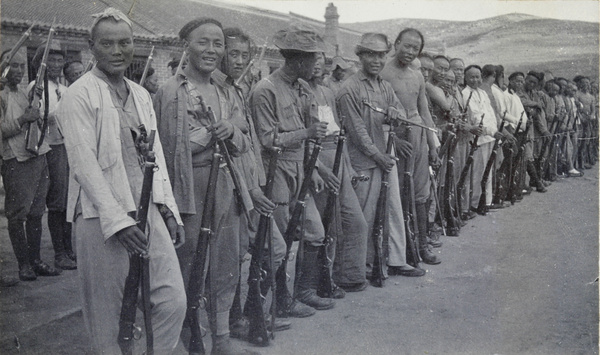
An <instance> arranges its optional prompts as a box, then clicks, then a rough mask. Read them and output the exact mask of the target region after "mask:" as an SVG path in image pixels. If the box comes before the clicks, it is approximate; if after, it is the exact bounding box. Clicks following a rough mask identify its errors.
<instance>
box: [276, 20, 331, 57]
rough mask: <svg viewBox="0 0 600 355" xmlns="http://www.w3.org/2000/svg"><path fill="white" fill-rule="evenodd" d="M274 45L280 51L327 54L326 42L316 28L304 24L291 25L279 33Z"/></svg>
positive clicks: (295, 23)
mask: <svg viewBox="0 0 600 355" xmlns="http://www.w3.org/2000/svg"><path fill="white" fill-rule="evenodd" d="M273 44H275V45H276V46H277V48H279V49H287V50H295V51H301V52H325V42H323V39H322V38H321V36H319V35H318V34H317V31H315V29H314V28H312V27H311V26H309V25H306V24H302V23H297V22H294V23H291V24H290V25H289V26H288V28H286V29H284V30H280V31H277V33H276V34H275V36H273Z"/></svg>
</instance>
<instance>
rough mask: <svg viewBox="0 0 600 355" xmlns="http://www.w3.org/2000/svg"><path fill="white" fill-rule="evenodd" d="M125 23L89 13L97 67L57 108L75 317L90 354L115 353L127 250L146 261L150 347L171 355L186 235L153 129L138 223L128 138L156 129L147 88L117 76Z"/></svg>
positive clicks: (135, 150)
mask: <svg viewBox="0 0 600 355" xmlns="http://www.w3.org/2000/svg"><path fill="white" fill-rule="evenodd" d="M131 26H132V25H131V21H130V20H129V19H128V18H127V17H126V16H125V15H124V14H123V13H122V12H120V11H118V10H116V9H113V8H108V9H106V10H105V11H104V12H102V13H100V14H97V15H95V20H94V22H93V25H92V28H91V30H90V39H89V46H90V50H91V52H92V54H93V55H94V57H95V58H96V60H97V64H96V66H95V67H94V69H92V70H91V71H90V72H88V73H86V74H85V75H83V76H82V77H81V78H79V79H78V80H77V81H76V82H75V83H73V84H72V85H71V86H70V88H69V89H68V90H67V92H66V93H65V94H64V95H63V98H62V99H61V101H60V103H59V107H58V109H57V112H56V117H57V119H58V123H59V126H60V129H61V132H63V134H64V140H65V146H66V150H67V153H68V159H69V166H70V169H71V174H70V182H69V186H70V189H69V199H68V204H67V219H68V220H69V221H72V222H73V226H74V229H75V236H76V238H77V256H78V269H79V270H78V271H79V282H80V288H81V297H82V299H81V301H82V303H83V306H82V310H83V319H84V323H85V325H86V328H87V330H88V331H89V333H90V336H91V340H92V341H91V343H92V348H93V351H94V352H95V353H106V354H119V353H121V350H120V348H119V346H118V343H117V335H118V334H119V315H120V312H121V304H122V301H123V293H124V286H125V279H126V278H127V275H128V270H129V256H130V254H134V253H135V254H140V255H144V256H148V258H149V259H148V260H149V267H150V295H149V297H150V303H151V304H152V311H151V317H152V325H153V331H154V351H155V353H156V354H169V353H171V352H172V351H173V350H174V349H175V346H176V345H177V342H178V340H179V334H180V332H181V327H182V324H183V319H184V317H185V311H186V299H185V290H184V286H183V280H182V278H181V272H180V271H179V265H178V263H177V256H176V254H175V247H176V246H178V245H179V244H181V242H183V239H184V235H183V227H182V222H181V218H180V217H179V210H178V208H177V205H176V203H175V199H174V197H173V193H172V190H171V184H170V182H169V175H168V174H167V166H166V163H165V159H164V156H163V150H162V146H161V141H160V138H159V135H158V134H157V136H156V139H155V141H154V147H153V151H154V152H155V156H156V164H157V167H158V169H157V170H156V171H155V172H154V180H153V184H152V198H151V202H150V204H149V209H148V226H147V227H146V232H147V233H148V234H146V233H144V232H142V231H141V230H140V228H138V227H137V224H136V219H135V214H136V211H137V205H138V203H139V201H140V196H141V193H142V191H141V189H142V182H143V180H144V174H143V170H142V168H141V166H140V161H143V160H144V159H145V156H146V155H145V154H144V152H145V151H147V149H148V147H147V145H146V144H141V143H140V141H141V140H140V139H135V138H136V137H140V135H141V134H143V132H142V131H141V129H140V128H139V127H140V125H141V124H143V125H144V126H145V127H146V129H147V131H148V132H150V131H151V130H156V119H155V116H154V110H153V109H152V100H151V98H150V94H149V93H148V92H147V91H146V90H145V89H144V88H142V87H141V86H139V85H138V84H136V83H134V82H133V81H130V80H128V79H126V78H125V77H124V74H125V70H126V69H127V68H128V67H129V65H130V64H131V61H132V60H133V51H134V44H133V32H132V27H131ZM133 342H134V345H133V346H134V348H135V347H137V346H138V345H137V344H136V341H135V340H133ZM137 351H138V349H136V352H137Z"/></svg>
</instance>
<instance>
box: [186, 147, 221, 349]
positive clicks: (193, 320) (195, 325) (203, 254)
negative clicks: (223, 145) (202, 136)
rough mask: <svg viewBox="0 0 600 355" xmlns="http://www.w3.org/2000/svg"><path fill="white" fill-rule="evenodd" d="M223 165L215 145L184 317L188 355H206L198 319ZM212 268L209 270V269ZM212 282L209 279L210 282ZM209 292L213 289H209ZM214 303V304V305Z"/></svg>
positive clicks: (203, 302)
mask: <svg viewBox="0 0 600 355" xmlns="http://www.w3.org/2000/svg"><path fill="white" fill-rule="evenodd" d="M222 161H223V155H222V154H221V151H220V149H219V145H215V150H214V152H213V156H212V162H211V165H210V174H209V176H208V185H207V187H206V196H205V198H204V209H203V210H202V222H201V224H200V235H199V236H198V245H197V246H196V252H195V253H194V261H193V263H192V269H191V271H190V279H189V281H188V287H187V290H186V291H187V311H186V314H185V323H184V324H186V325H187V326H189V327H190V333H191V337H190V344H189V349H188V352H189V353H190V354H204V353H205V350H204V343H203V342H202V331H201V328H200V322H199V319H198V310H199V309H200V308H201V307H203V306H204V304H205V303H206V298H205V297H204V296H203V295H202V290H203V287H202V286H203V281H204V280H205V279H204V272H205V266H206V259H207V254H208V246H209V243H210V239H211V238H212V236H213V233H214V231H213V223H214V207H215V200H216V194H217V180H218V179H219V166H220V165H221V162H222ZM209 267H210V266H209ZM208 279H209V280H210V277H209V278H208ZM209 289H210V287H209ZM214 303H215V302H211V304H214Z"/></svg>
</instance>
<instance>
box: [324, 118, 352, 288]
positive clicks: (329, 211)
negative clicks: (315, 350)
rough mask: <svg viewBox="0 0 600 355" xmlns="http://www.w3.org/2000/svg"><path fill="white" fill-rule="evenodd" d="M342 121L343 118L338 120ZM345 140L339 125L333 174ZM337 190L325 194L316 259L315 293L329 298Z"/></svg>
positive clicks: (338, 171) (342, 151)
mask: <svg viewBox="0 0 600 355" xmlns="http://www.w3.org/2000/svg"><path fill="white" fill-rule="evenodd" d="M340 121H341V122H343V120H340ZM345 141H346V135H345V130H344V126H343V125H341V127H340V133H339V135H338V137H337V146H336V150H335V158H334V160H333V168H332V172H333V174H334V175H335V176H339V173H340V167H341V165H342V157H343V153H344V142H345ZM337 195H338V192H333V191H329V194H328V195H327V204H326V205H325V212H324V214H323V218H322V221H323V227H324V228H325V239H324V240H323V246H322V247H320V248H319V254H318V257H317V258H318V260H319V265H321V272H320V276H319V285H318V287H317V295H318V296H319V297H323V298H331V297H332V295H333V288H332V281H331V271H330V267H331V258H330V257H329V255H328V253H327V252H328V249H329V247H330V245H331V244H332V243H333V242H334V241H335V238H334V237H333V233H332V224H333V221H334V220H335V219H334V213H335V211H336V210H337V209H336V206H335V205H336V201H337Z"/></svg>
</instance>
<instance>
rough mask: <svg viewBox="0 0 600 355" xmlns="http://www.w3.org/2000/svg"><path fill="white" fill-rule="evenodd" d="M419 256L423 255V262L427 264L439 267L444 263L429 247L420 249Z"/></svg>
mask: <svg viewBox="0 0 600 355" xmlns="http://www.w3.org/2000/svg"><path fill="white" fill-rule="evenodd" d="M419 254H421V260H422V261H423V262H424V263H425V264H429V265H437V264H440V263H441V262H442V260H440V258H438V256H437V255H435V254H434V253H433V251H432V250H431V247H430V246H429V245H426V246H425V247H420V248H419Z"/></svg>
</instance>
